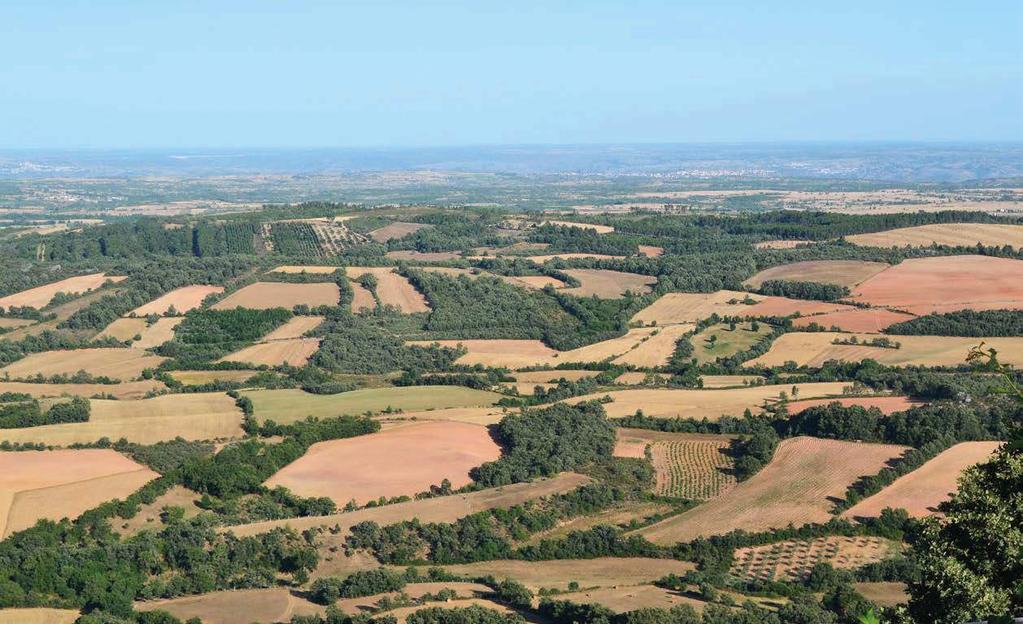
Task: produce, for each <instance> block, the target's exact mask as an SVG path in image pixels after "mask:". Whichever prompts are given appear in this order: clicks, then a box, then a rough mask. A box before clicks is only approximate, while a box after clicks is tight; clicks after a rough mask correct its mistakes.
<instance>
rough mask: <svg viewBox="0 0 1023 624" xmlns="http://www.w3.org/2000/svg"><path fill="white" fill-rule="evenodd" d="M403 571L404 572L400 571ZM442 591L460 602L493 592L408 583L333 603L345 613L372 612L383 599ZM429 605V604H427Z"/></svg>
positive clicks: (466, 585) (455, 585) (458, 584)
mask: <svg viewBox="0 0 1023 624" xmlns="http://www.w3.org/2000/svg"><path fill="white" fill-rule="evenodd" d="M402 571H404V570H402ZM442 589H450V590H451V591H453V592H455V597H454V598H453V600H461V599H464V598H479V597H482V596H488V595H491V594H493V590H492V589H490V588H489V587H487V586H486V585H481V584H479V583H464V582H459V581H448V582H435V583H409V584H408V585H406V586H405V588H404V589H403V590H402V591H401V592H388V593H383V594H374V595H372V596H363V597H361V598H342V599H341V600H338V601H337V602H336V603H335V606H337V608H339V609H341V610H342V611H344V612H345V613H361V612H363V611H369V610H373V609H374V608H375V606H376V604H377V602H379V601H380V600H381V599H383V598H385V597H386V598H397V597H398V596H400V595H401V594H402V593H404V594H405V595H406V596H408V597H409V598H413V599H416V598H422V597H425V596H427V595H433V594H436V593H437V592H439V591H441V590H442ZM428 604H429V603H428ZM431 606H450V605H439V604H438V603H437V602H436V601H433V602H432V604H431Z"/></svg>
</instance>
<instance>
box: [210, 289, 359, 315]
mask: <svg viewBox="0 0 1023 624" xmlns="http://www.w3.org/2000/svg"><path fill="white" fill-rule="evenodd" d="M340 298H341V291H340V290H339V289H338V287H337V284H335V283H333V282H317V283H313V284H288V283H285V282H256V283H255V284H250V285H248V286H246V287H244V288H242V289H240V290H237V291H235V292H233V293H231V294H230V295H228V296H227V297H226V298H224V299H222V300H220V301H218V302H217V303H216V304H214V305H213V309H214V310H233V309H234V308H250V309H253V310H268V309H270V308H286V309H288V310H290V309H292V308H294V307H295V306H297V305H307V306H309V307H313V308H315V307H316V306H321V305H326V306H336V305H337V304H338V301H339V300H340Z"/></svg>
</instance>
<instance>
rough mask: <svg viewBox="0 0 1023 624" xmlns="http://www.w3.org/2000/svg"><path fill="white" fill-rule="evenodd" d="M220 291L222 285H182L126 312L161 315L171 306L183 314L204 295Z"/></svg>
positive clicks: (131, 314)
mask: <svg viewBox="0 0 1023 624" xmlns="http://www.w3.org/2000/svg"><path fill="white" fill-rule="evenodd" d="M222 292H224V287H223V286H200V285H195V286H182V287H181V288H175V289H174V290H172V291H170V292H169V293H166V294H164V295H162V296H160V297H157V298H156V299H153V300H152V301H150V302H149V303H147V304H145V305H142V306H139V307H137V308H135V309H134V310H132V311H131V312H129V313H128V316H148V315H150V314H159V315H161V316H162V315H164V314H167V313H168V312H169V311H170V309H171V307H173V308H174V311H175V312H177V313H178V314H184V313H185V312H188V311H190V310H194V309H196V308H198V307H199V306H200V305H201V304H202V302H203V300H204V299H206V297H209V296H210V295H215V294H219V293H222Z"/></svg>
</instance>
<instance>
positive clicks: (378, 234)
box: [369, 221, 433, 243]
mask: <svg viewBox="0 0 1023 624" xmlns="http://www.w3.org/2000/svg"><path fill="white" fill-rule="evenodd" d="M429 227H433V226H432V225H427V224H425V223H402V222H401V221H395V222H394V223H389V224H387V225H385V226H384V227H382V228H377V229H375V230H373V231H372V232H370V233H369V236H370V238H372V239H373V240H375V241H376V242H378V243H386V242H387V241H389V240H391V239H395V238H404V237H406V236H408V235H409V234H414V233H416V232H418V231H419V230H422V229H424V228H429Z"/></svg>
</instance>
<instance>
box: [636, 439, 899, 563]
mask: <svg viewBox="0 0 1023 624" xmlns="http://www.w3.org/2000/svg"><path fill="white" fill-rule="evenodd" d="M905 450H906V447H902V446H894V445H888V444H864V443H858V442H844V441H840V440H821V439H817V438H808V437H797V438H789V439H786V440H782V442H781V443H780V444H779V445H778V450H777V451H776V452H775V454H774V458H773V459H772V460H771V462H770V463H769V464H768V465H767V466H765V467H764V468H763V470H761V471H760V472H758V473H757V474H755V475H753V476H752V477H751V478H750V479H749V480H747V481H743V482H742V483H739V484H738V485H736V486H735V487H734V488H732V489H731V490H729V491H728V492H725V493H724V494H722V495H721V496H718V497H717V498H714V499H711V500H710V501H708V502H706V503H704V504H702V505H699V506H698V507H695V508H693V509H691V510H689V511H687V512H685V513H683V514H681V515H678V516H674V517H671V518H668V519H667V520H663V521H661V522H658V523H656V524H654V525H651V526H649V527H646V528H643V529H640V530H639V531H637V533H638V534H639V535H642V536H644V537H646V538H647V539H649V540H650V541H652V542H654V543H657V544H674V543H675V542H679V541H690V540H693V539H695V538H697V537H701V536H709V535H718V534H722V533H728V532H729V531H732V530H735V529H743V530H745V531H750V532H756V531H765V530H768V529H772V528H782V527H786V526H788V525H789V524H794V525H796V526H800V525H803V524H806V523H810V522H827V521H828V519H829V518H831V517H832V516H831V509H832V507H833V503H832V500H833V499H836V498H842V497H843V496H844V495H845V491H846V488H847V487H848V486H849V485H850V484H852V483H854V482H855V481H856V480H857V479H859V478H860V477H861V476H864V475H872V474H876V473H877V472H878V471H879V470H880V469H881V468H883V467H884V466H885V465H886V464H887V463H888V462H889V461H891V460H892V459H894V458H896V457H898V456H900V455H901V454H902V453H903V452H905Z"/></svg>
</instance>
